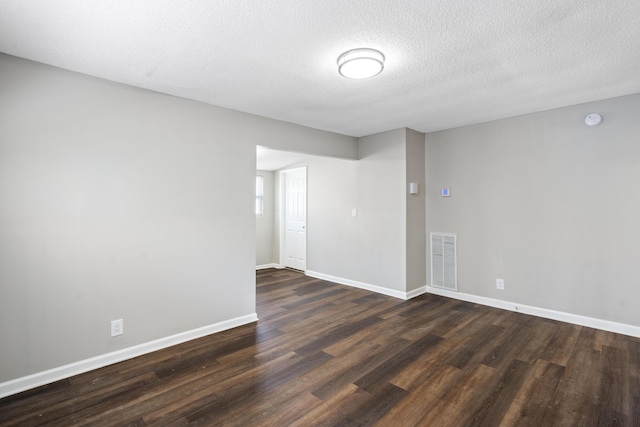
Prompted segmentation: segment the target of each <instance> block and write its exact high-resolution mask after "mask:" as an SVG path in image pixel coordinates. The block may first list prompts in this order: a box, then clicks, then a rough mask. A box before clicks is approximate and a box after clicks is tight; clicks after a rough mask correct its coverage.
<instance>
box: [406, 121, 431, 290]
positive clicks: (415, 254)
mask: <svg viewBox="0 0 640 427" xmlns="http://www.w3.org/2000/svg"><path fill="white" fill-rule="evenodd" d="M405 131H406V169H407V179H406V184H405V194H406V195H407V202H406V203H407V227H406V231H405V233H406V235H407V291H412V290H415V289H418V288H422V287H424V286H425V285H426V284H427V277H426V271H427V249H426V242H427V239H426V223H425V209H426V203H425V199H426V198H425V187H424V178H425V167H424V165H425V159H424V151H425V148H424V146H425V143H424V138H425V135H424V134H423V133H420V132H416V131H414V130H412V129H406V130H405ZM410 182H417V183H418V194H409V183H410Z"/></svg>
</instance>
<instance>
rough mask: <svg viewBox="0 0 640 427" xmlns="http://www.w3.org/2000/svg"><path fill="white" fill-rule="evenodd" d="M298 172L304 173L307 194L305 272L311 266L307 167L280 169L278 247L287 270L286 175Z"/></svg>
mask: <svg viewBox="0 0 640 427" xmlns="http://www.w3.org/2000/svg"><path fill="white" fill-rule="evenodd" d="M297 172H304V192H305V198H304V202H305V209H304V223H305V230H306V231H305V235H306V238H305V242H306V247H305V261H304V265H305V271H306V270H307V266H308V264H309V250H308V249H309V234H308V231H309V227H308V224H307V223H308V217H309V215H308V214H309V174H308V172H307V167H306V166H301V167H296V168H290V169H280V170H279V171H278V181H279V182H278V235H279V245H278V252H279V257H278V258H279V260H280V267H282V268H285V264H286V256H287V255H286V253H287V251H286V250H285V248H286V233H287V226H286V215H285V213H286V206H285V204H286V201H287V197H286V191H287V186H286V174H287V173H297Z"/></svg>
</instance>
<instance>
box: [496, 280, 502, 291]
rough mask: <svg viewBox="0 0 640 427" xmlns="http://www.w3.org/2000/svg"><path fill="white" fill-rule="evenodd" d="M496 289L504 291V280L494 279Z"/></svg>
mask: <svg viewBox="0 0 640 427" xmlns="http://www.w3.org/2000/svg"><path fill="white" fill-rule="evenodd" d="M496 289H500V290H501V291H504V279H496Z"/></svg>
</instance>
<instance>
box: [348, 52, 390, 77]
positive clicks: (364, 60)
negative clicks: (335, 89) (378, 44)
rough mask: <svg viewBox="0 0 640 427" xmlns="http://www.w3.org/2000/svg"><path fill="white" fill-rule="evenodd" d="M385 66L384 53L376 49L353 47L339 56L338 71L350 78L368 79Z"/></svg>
mask: <svg viewBox="0 0 640 427" xmlns="http://www.w3.org/2000/svg"><path fill="white" fill-rule="evenodd" d="M383 68H384V55H383V54H382V53H381V52H378V51H377V50H375V49H367V48H362V49H353V50H350V51H348V52H345V53H343V54H342V55H340V57H339V58H338V72H339V73H340V75H342V76H343V77H346V78H348V79H368V78H369V77H373V76H377V75H378V74H380V72H381V71H382V69H383Z"/></svg>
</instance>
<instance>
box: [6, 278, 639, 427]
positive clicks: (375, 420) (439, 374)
mask: <svg viewBox="0 0 640 427" xmlns="http://www.w3.org/2000/svg"><path fill="white" fill-rule="evenodd" d="M257 282H258V287H257V296H258V307H257V309H258V316H259V318H260V320H259V321H258V322H257V324H251V325H245V326H242V327H239V328H235V329H232V330H229V331H225V332H221V333H219V334H214V335H211V336H208V337H205V338H201V339H198V340H194V341H190V342H188V343H185V344H182V345H179V346H175V347H172V348H170V349H166V350H162V351H158V352H155V353H153V354H149V355H146V356H142V357H138V358H136V359H132V360H129V361H126V362H122V363H118V364H116V365H112V366H108V367H105V368H102V369H98V370H95V371H92V372H89V373H86V374H83V375H78V376H76V377H72V378H69V379H67V380H63V381H59V382H57V383H54V384H50V385H48V386H45V387H41V388H38V389H35V390H31V391H27V392H24V393H21V394H18V395H15V396H10V397H7V398H5V399H2V400H0V425H1V426H16V425H19V426H41V425H47V426H85V425H93V426H145V425H163V426H165V425H166V426H187V425H194V426H196V425H197V426H201V425H202V426H209V425H212V426H213V425H215V426H373V425H376V426H536V427H539V426H584V425H593V426H640V339H637V338H632V337H627V336H623V335H617V334H613V333H609V332H604V331H599V330H595V329H590V328H586V327H581V326H576V325H571V324H566V323H561V322H556V321H552V320H546V319H542V318H537V317H532V316H527V315H524V314H520V313H513V312H508V311H502V310H498V309H493V308H488V307H484V306H480V305H475V304H471V303H466V302H460V301H456V300H451V299H448V298H443V297H439V296H435V295H423V296H421V297H418V298H415V299H413V300H410V301H402V300H398V299H394V298H391V297H387V296H383V295H378V294H374V293H371V292H367V291H364V290H360V289H355V288H349V287H345V286H341V285H337V284H334V283H330V282H326V281H322V280H318V279H313V278H310V277H306V276H304V275H303V274H301V273H298V272H292V271H288V270H262V271H259V272H258V273H257Z"/></svg>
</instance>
